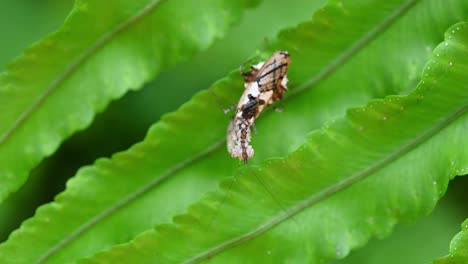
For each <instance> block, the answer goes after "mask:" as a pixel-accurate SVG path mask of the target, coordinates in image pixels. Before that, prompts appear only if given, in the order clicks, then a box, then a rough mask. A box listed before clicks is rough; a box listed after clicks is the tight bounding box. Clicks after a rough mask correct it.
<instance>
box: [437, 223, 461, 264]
mask: <svg viewBox="0 0 468 264" xmlns="http://www.w3.org/2000/svg"><path fill="white" fill-rule="evenodd" d="M461 230H462V231H461V232H460V233H458V234H457V235H456V236H455V237H454V238H453V240H452V242H450V252H449V254H448V255H447V256H445V257H443V258H440V259H438V260H436V261H434V263H436V264H463V263H468V219H467V220H465V222H463V224H462V225H461Z"/></svg>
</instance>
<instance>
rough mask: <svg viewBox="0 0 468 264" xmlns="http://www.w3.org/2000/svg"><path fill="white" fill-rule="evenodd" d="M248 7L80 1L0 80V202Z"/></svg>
mask: <svg viewBox="0 0 468 264" xmlns="http://www.w3.org/2000/svg"><path fill="white" fill-rule="evenodd" d="M247 2H250V3H249V4H247ZM251 4H252V2H251V1H222V0H209V1H204V2H203V3H202V4H198V3H194V2H193V1H188V0H179V1H164V0H161V1H159V0H154V1H149V0H146V1H136V2H135V1H112V2H110V3H108V2H106V1H91V0H89V1H85V0H83V1H76V2H75V6H74V8H73V10H72V12H71V13H70V15H69V16H68V18H67V20H66V22H65V24H64V25H63V26H62V28H61V29H60V30H59V31H58V32H56V33H54V34H52V35H50V36H48V37H46V38H45V39H44V40H42V41H40V42H39V43H37V44H35V45H34V46H33V47H31V48H29V49H28V50H26V51H25V53H24V54H23V55H22V56H21V57H20V58H18V59H17V60H16V61H15V62H14V63H12V64H11V65H9V66H8V67H7V70H6V71H5V72H4V73H3V74H2V75H1V76H0V93H1V94H0V124H1V126H0V183H1V184H0V201H2V200H3V199H5V197H6V196H7V195H8V194H9V193H11V192H12V191H15V190H16V189H17V188H18V187H19V186H21V184H23V183H24V181H25V179H26V176H27V174H28V173H29V171H30V170H31V169H32V168H33V167H34V166H36V165H37V164H38V163H39V161H41V160H42V159H43V158H44V157H46V156H48V155H50V154H51V153H53V152H54V151H55V150H56V149H57V147H58V145H59V144H60V142H61V141H63V139H64V138H66V137H68V136H70V135H71V134H72V133H73V132H75V131H77V130H80V129H83V128H85V127H86V126H88V125H89V124H90V123H91V121H92V118H93V116H94V115H95V113H96V112H99V111H101V110H102V109H103V108H104V107H105V106H106V105H107V104H108V103H109V101H111V100H112V99H116V98H118V97H121V96H122V95H123V94H124V93H125V92H126V91H128V90H130V89H138V88H139V87H141V85H142V84H143V83H145V82H147V81H148V80H149V79H151V78H153V77H154V76H155V75H156V73H158V72H159V71H161V69H164V68H167V67H169V66H171V65H174V64H175V63H177V62H179V61H181V60H182V59H187V58H188V57H190V56H191V55H193V54H194V53H195V52H196V51H198V50H201V49H206V48H207V47H208V46H209V45H210V44H211V43H212V42H213V41H214V39H215V38H219V37H222V36H223V35H224V32H225V31H226V30H227V28H228V26H229V25H231V24H232V23H233V22H234V21H236V20H237V19H238V17H239V14H240V12H241V11H242V10H243V8H245V7H246V6H247V5H251ZM104 14H105V15H104ZM202 32H203V34H201V33H202ZM148 36H150V37H148ZM64 111H66V115H65V116H64V115H63V113H64Z"/></svg>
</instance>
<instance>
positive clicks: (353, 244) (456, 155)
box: [0, 0, 468, 263]
mask: <svg viewBox="0 0 468 264" xmlns="http://www.w3.org/2000/svg"><path fill="white" fill-rule="evenodd" d="M127 2H128V3H130V2H129V1H121V5H125V4H124V3H127ZM165 2H167V3H168V4H167V7H166V8H167V9H169V7H172V8H176V7H178V4H179V3H178V2H177V1H172V2H171V1H170V0H167V1H165ZM211 2H215V1H214V0H213V1H211ZM211 2H210V3H209V4H208V3H207V4H206V5H207V6H197V8H195V9H194V7H193V6H189V7H187V12H193V13H196V14H197V15H200V13H203V14H204V15H206V16H207V17H209V18H211V19H216V18H218V19H219V17H218V16H220V14H221V13H216V12H215V11H214V9H215V8H220V9H223V10H226V11H227V12H229V14H237V13H238V12H239V10H241V8H240V5H241V4H240V3H237V4H227V3H224V2H222V1H218V2H216V3H223V4H220V6H216V5H214V6H213V5H212V4H213V3H211ZM226 2H227V1H226ZM236 2H237V1H236ZM80 3H83V2H77V4H76V6H75V10H79V9H80V8H82V9H83V12H84V11H85V10H86V11H87V10H88V8H90V7H89V6H85V5H81V6H80ZM132 3H133V2H132ZM203 3H204V2H203ZM163 4H164V3H162V4H161V5H163ZM98 5H99V4H98ZM116 5H118V4H116ZM203 5H204V4H203ZM225 5H226V6H225ZM230 5H235V6H236V7H237V8H236V7H232V6H230ZM184 6H185V5H184ZM208 6H209V7H210V8H208ZM85 7H86V8H85ZM106 8H109V7H106ZM162 9H163V7H161V10H159V11H158V9H156V11H155V14H154V16H155V19H156V20H158V19H161V20H162V21H163V22H165V23H163V24H164V25H166V23H169V22H168V21H170V22H173V21H172V20H171V19H170V18H169V14H171V13H170V10H162ZM233 10H236V11H233ZM127 11H128V12H129V13H131V12H130V11H129V10H126V12H125V14H127ZM182 11H183V10H179V9H178V12H182ZM74 12H78V11H74ZM78 13H79V12H78ZM109 13H110V14H112V12H109ZM193 13H191V14H192V15H190V14H187V16H184V18H186V19H187V20H188V21H187V22H186V23H187V24H185V26H188V27H190V28H192V29H198V30H199V32H198V31H190V32H192V33H193V32H198V33H193V34H192V35H193V36H192V35H191V34H188V33H187V32H186V31H184V30H172V31H170V32H167V33H166V35H164V36H167V37H168V38H174V42H175V43H178V45H180V46H177V45H176V46H177V47H173V46H172V45H163V44H161V45H156V44H154V45H156V46H157V48H155V49H157V51H159V52H162V51H164V56H162V55H160V54H161V53H158V52H157V51H156V50H153V49H152V48H150V47H149V46H145V47H146V49H145V48H142V49H141V52H142V54H145V55H147V57H145V58H141V59H142V60H143V61H144V62H145V63H143V64H142V65H140V66H138V67H141V68H138V69H139V70H140V71H142V72H143V73H142V72H140V71H138V72H137V71H136V70H130V68H131V67H133V66H135V64H133V61H132V60H130V61H127V60H120V58H121V57H122V58H128V57H126V55H125V54H126V53H125V52H123V51H122V50H121V49H116V50H114V49H112V48H109V49H110V51H109V53H108V52H104V51H105V50H106V49H107V48H102V51H101V52H102V53H103V54H102V55H95V56H92V58H90V59H89V60H90V61H91V62H92V61H94V60H97V59H98V58H99V57H103V58H107V56H110V58H111V59H109V60H111V61H109V63H107V61H106V60H102V58H101V60H99V61H96V65H95V66H93V67H91V66H83V68H82V71H84V72H85V73H86V74H84V73H82V74H81V73H79V72H77V73H76V75H77V76H84V77H86V78H85V80H87V82H89V83H92V87H94V88H93V89H91V88H89V89H90V91H94V90H96V85H97V83H101V81H102V80H101V79H100V78H103V77H102V76H100V74H98V73H100V72H107V71H111V73H112V74H111V75H110V76H111V77H112V78H111V77H109V76H108V77H109V78H111V80H112V82H111V83H110V84H107V85H106V86H105V87H106V88H105V89H103V91H104V90H109V91H107V96H105V97H104V100H106V102H107V101H109V100H110V99H113V98H115V97H117V96H120V95H121V94H122V93H123V92H124V91H125V88H127V87H122V86H121V85H122V84H120V83H119V82H118V81H117V80H115V78H126V77H128V76H127V74H128V73H127V71H129V72H131V73H132V74H134V76H131V77H132V78H133V79H132V80H133V81H132V82H131V84H130V83H127V86H128V87H135V88H136V87H138V86H140V84H141V83H142V82H143V81H145V80H147V79H148V78H150V77H152V76H153V75H154V72H156V71H158V70H159V68H160V67H162V66H168V65H172V64H174V63H176V62H177V61H180V60H182V59H184V58H186V57H188V56H189V55H190V54H192V53H193V52H194V51H195V50H196V49H200V48H204V47H206V45H208V43H210V42H211V41H212V39H213V38H214V37H215V36H217V35H219V34H221V33H219V32H223V30H225V28H226V26H227V24H229V19H227V20H223V19H220V21H221V22H222V23H221V24H220V23H216V26H217V27H216V28H217V29H218V31H210V30H208V29H206V28H203V27H201V26H200V24H198V25H199V26H195V25H197V24H196V22H199V23H202V22H200V21H199V19H198V18H199V16H197V18H195V17H194V15H193ZM205 13H206V14H205ZM214 13H216V15H214ZM311 13H312V10H311ZM106 14H107V13H106ZM158 14H159V15H160V16H161V18H159V16H158ZM223 14H225V13H223ZM75 16H77V17H78V18H79V17H80V16H79V15H76V13H75ZM234 16H235V15H234ZM72 17H73V15H71V16H70V18H69V19H68V20H67V23H71V22H70V21H73V19H71V18H72ZM200 17H204V16H200ZM222 17H223V18H224V16H222ZM467 17H468V4H467V3H466V2H465V1H462V0H451V1H447V2H444V3H443V5H442V4H441V3H440V2H439V1H437V0H426V1H403V0H391V1H386V2H385V3H384V4H383V3H382V1H378V0H374V1H365V3H364V2H363V1H359V0H355V1H347V2H340V1H329V2H328V3H327V4H326V5H325V6H323V7H322V8H320V9H319V10H318V11H317V12H315V14H314V16H313V18H312V19H311V20H310V21H307V22H305V23H302V24H300V25H298V26H297V27H295V28H291V29H286V30H284V31H282V32H281V33H280V34H279V36H278V38H277V39H276V40H275V41H273V43H270V45H269V47H268V50H267V51H265V52H264V53H262V57H263V58H265V57H266V56H268V55H269V54H271V52H273V51H274V50H278V49H284V50H288V51H289V52H290V53H291V56H292V60H293V62H292V64H291V68H290V71H289V72H288V77H289V79H290V80H291V82H290V91H289V92H288V93H287V98H286V100H285V105H284V112H282V113H274V112H273V111H268V112H265V113H264V114H262V116H261V118H260V119H259V120H258V121H257V122H256V125H257V129H258V134H256V135H254V136H253V139H252V142H253V145H254V148H255V150H256V154H255V157H254V158H253V159H252V160H251V162H252V163H251V164H253V166H251V167H250V166H249V167H245V166H243V165H238V163H237V161H234V160H232V159H231V158H230V157H229V156H228V154H227V153H226V151H225V147H224V144H225V140H224V138H225V131H226V124H227V122H228V121H229V116H226V115H223V113H222V112H221V111H220V110H219V109H218V108H217V101H216V100H215V97H214V96H213V94H212V92H214V93H215V94H216V95H217V96H218V97H219V98H221V100H222V101H226V102H234V101H235V100H236V99H237V98H238V96H239V94H240V93H241V89H240V87H242V80H241V77H240V76H239V74H238V73H237V71H235V72H232V73H231V74H229V75H228V76H227V77H226V78H224V79H222V80H220V81H218V82H217V83H215V84H214V85H213V86H212V87H211V91H202V92H200V93H199V94H197V95H195V96H194V97H193V98H192V99H191V100H190V101H188V102H187V103H186V104H184V105H182V106H181V107H180V108H179V109H178V110H177V111H176V112H174V113H171V114H167V115H165V116H164V117H163V118H161V121H159V122H157V123H156V124H154V125H153V126H152V127H151V129H150V130H149V132H148V134H147V136H146V138H145V139H144V140H143V141H142V142H141V143H138V144H136V145H134V146H133V147H131V148H130V149H129V150H127V151H125V152H121V153H117V154H115V155H114V156H113V157H112V158H111V159H106V158H102V159H98V160H97V161H96V162H95V164H94V165H92V166H87V167H84V168H82V169H81V170H80V171H79V172H78V173H77V175H76V176H75V177H74V178H73V179H71V180H70V181H69V182H68V183H67V188H66V190H65V191H64V192H63V193H61V194H60V195H58V196H57V197H56V199H55V201H54V202H52V203H50V204H47V205H45V206H42V207H40V208H39V209H38V210H37V213H36V215H35V216H34V217H33V218H31V219H29V220H27V221H25V222H24V223H23V224H22V226H21V227H20V228H19V229H18V230H16V231H15V232H13V233H12V235H11V236H10V238H9V239H8V241H6V242H5V243H3V244H1V245H0V262H8V261H11V260H12V259H14V260H15V261H16V262H17V263H42V262H47V263H64V262H69V261H77V260H79V259H81V258H85V259H81V260H80V262H83V263H111V262H119V263H151V262H155V263H159V262H162V263H173V262H174V263H179V262H193V261H197V260H207V259H208V258H210V260H211V261H212V262H219V263H226V262H233V263H238V262H243V263H244V262H245V263H249V262H259V261H263V262H265V261H267V262H275V261H278V260H281V262H284V261H289V262H311V263H315V262H319V261H326V260H329V259H336V258H338V259H339V258H343V257H345V256H346V255H347V254H348V253H349V252H350V251H351V250H353V249H355V248H358V247H361V246H363V245H364V244H365V243H366V242H367V241H368V240H369V239H370V238H371V237H377V238H384V237H386V236H388V234H389V233H390V232H391V231H392V230H393V227H394V226H395V224H396V223H398V222H400V221H403V222H412V221H414V220H415V219H416V218H417V217H419V216H420V215H422V214H428V213H429V212H430V211H431V210H432V209H433V208H434V206H435V204H436V202H437V201H438V199H439V198H440V197H441V196H442V195H443V194H444V192H445V191H446V188H447V184H448V181H449V180H450V179H451V178H453V177H454V176H456V175H462V174H465V173H466V172H467V171H468V166H467V164H468V153H467V152H466V148H465V147H464V146H465V144H467V142H466V140H467V139H466V136H465V131H466V124H467V122H468V120H467V115H466V111H467V110H468V94H467V92H468V91H467V89H466V83H468V75H467V74H466V72H467V69H468V39H467V36H468V23H466V22H464V23H458V24H455V23H457V22H458V21H462V20H466V18H467ZM192 19H193V20H194V21H192ZM148 20H152V19H148ZM200 20H202V19H200ZM203 21H204V20H203ZM209 21H213V20H209ZM205 22H206V21H205ZM148 23H152V22H148ZM174 23H175V22H174ZM207 23H208V22H207ZM211 23H213V22H211ZM453 24H455V25H453ZM451 25H453V26H452V27H450V26H451ZM135 27H138V26H135ZM218 27H219V28H218ZM448 27H450V29H448V30H447V28H448ZM156 28H157V27H155V29H153V30H163V29H161V28H158V29H156ZM64 29H66V26H64ZM64 29H63V30H64ZM210 29H211V28H210ZM164 30H167V28H166V27H164ZM205 30H207V32H205ZM446 30H447V33H446V36H445V41H443V32H445V31H446ZM135 31H138V29H135ZM174 31H175V32H174ZM60 32H62V31H60ZM60 32H59V33H57V34H58V35H60ZM210 32H211V33H210ZM214 32H218V33H214ZM207 33H208V34H207ZM81 34H84V33H81ZM146 34H150V33H147V32H140V34H138V33H136V35H132V34H130V35H129V36H128V39H127V41H129V42H130V43H131V44H132V46H133V45H135V46H137V47H140V45H148V43H146V41H145V40H143V39H142V38H143V37H142V38H138V37H137V36H146ZM160 34H161V33H160ZM76 36H80V35H79V34H77V35H76ZM150 36H155V38H156V36H158V34H157V33H151V34H150ZM159 36H161V35H159ZM207 36H208V37H207ZM53 37H54V36H52V38H53ZM64 38H65V39H66V40H67V42H68V41H70V39H68V37H64ZM146 38H147V37H146ZM146 38H145V39H146ZM186 38H189V39H190V40H191V41H185V40H186ZM192 38H194V39H197V40H198V42H197V41H193V39H192ZM205 38H206V39H205ZM204 40H205V41H204ZM442 41H443V42H442ZM150 42H151V41H150ZM440 42H442V43H441V44H440V45H439V46H438V47H437V48H436V49H435V50H434V51H433V48H434V47H435V46H436V45H437V44H439V43H440ZM115 43H119V42H115ZM193 43H198V44H193ZM38 45H39V46H40V45H41V44H38ZM115 45H116V46H119V45H118V44H115ZM192 45H194V46H196V47H193V46H192ZM111 46H112V44H111ZM111 46H109V47H111ZM172 48H174V49H175V50H172ZM179 49H180V50H179ZM149 50H150V51H149ZM145 51H146V52H145ZM27 54H28V53H26V55H24V56H27ZM44 54H47V53H45V52H44ZM127 55H128V54H127ZM61 56H63V54H62V55H60V56H59V55H57V57H56V58H57V59H59V58H62V57H61ZM166 56H167V58H166ZM155 58H158V59H162V58H165V60H162V61H164V62H161V65H159V64H158V63H159V62H158V63H154V60H155ZM166 60H167V61H166ZM116 61H118V62H119V67H115V63H116ZM91 62H89V63H91ZM104 62H106V63H104ZM112 62H113V63H112ZM18 63H24V65H23V66H22V67H26V66H28V65H29V64H30V63H31V62H26V61H25V62H22V60H21V59H20V60H19V61H17V62H16V63H15V64H13V65H16V64H18ZM87 63H88V62H87ZM87 63H86V64H87ZM153 63H154V64H153ZM91 64H92V63H91ZM156 64H158V65H156ZM18 67H19V66H18ZM29 67H32V66H29ZM87 67H91V68H92V69H95V70H96V71H95V72H91V73H90V72H89V71H88V70H87V69H88V68H87ZM120 67H121V68H120ZM152 67H153V68H152ZM423 68H424V70H423ZM13 69H14V67H13ZM150 69H153V70H150ZM114 70H116V71H122V72H121V74H120V75H119V74H118V73H116V72H114ZM9 71H10V72H11V71H12V70H11V69H10V70H9ZM421 72H422V79H421ZM124 73H125V74H124ZM88 75H89V76H88ZM5 76H9V75H8V74H6V75H5ZM73 76H74V75H73ZM73 76H71V77H70V80H68V81H66V82H64V84H63V85H64V87H62V88H66V86H65V83H70V84H69V85H70V87H72V88H73V87H75V88H74V90H73V89H72V88H68V89H70V92H68V93H66V92H61V93H60V94H59V93H58V92H57V93H51V95H50V96H51V97H52V96H54V97H53V98H55V97H56V99H54V100H64V102H66V103H67V104H69V102H73V100H72V99H73V98H70V97H71V95H72V94H73V91H74V92H75V93H76V92H77V91H78V90H77V87H81V88H82V89H83V87H82V85H81V82H79V81H76V80H77V79H75V77H73ZM96 76H98V77H96ZM106 76H107V75H106ZM138 76H139V77H138ZM33 77H34V76H33ZM33 77H31V82H32V80H33V79H34V78H33ZM84 77H83V78H84ZM137 77H138V78H137ZM36 78H37V77H36ZM106 78H107V77H106ZM114 80H115V81H114ZM114 86H117V87H114ZM0 87H3V86H2V85H1V83H0ZM119 87H120V88H119ZM114 89H117V90H119V89H120V90H119V91H120V93H118V92H117V90H114ZM61 90H62V89H60V91H61ZM65 90H66V89H65ZM111 90H112V91H111ZM90 91H83V90H80V93H81V92H82V93H83V96H89V97H90V98H94V99H96V96H97V94H96V93H93V92H90ZM410 91H411V92H410ZM117 93H118V94H117ZM11 96H13V95H11ZM15 96H16V95H15ZM101 96H102V95H101ZM379 98H385V99H379ZM99 99H101V98H99ZM0 100H1V99H0ZM50 100H52V99H50ZM89 100H91V99H89ZM106 102H101V103H96V102H95V103H94V104H92V106H93V107H92V109H94V110H93V111H91V112H90V111H84V110H83V109H82V108H79V107H78V106H77V107H74V106H73V104H72V105H71V106H70V108H71V109H75V108H76V109H75V110H74V111H71V114H70V115H71V116H73V115H74V113H75V111H76V114H78V113H80V114H83V113H85V112H86V113H88V115H87V116H88V119H89V120H90V119H91V116H92V115H93V113H94V112H95V111H97V110H99V109H101V108H103V107H104V106H105V104H106ZM57 105H58V104H57ZM57 105H53V104H52V103H51V106H50V107H51V108H50V109H44V110H41V109H38V113H37V114H34V117H35V116H37V117H35V118H37V120H38V121H37V122H36V123H30V125H29V123H26V122H25V123H24V127H25V128H26V127H28V126H31V127H32V128H31V129H35V130H34V131H42V132H41V133H51V131H53V130H46V128H43V129H44V130H40V128H41V126H44V123H41V122H40V121H44V120H56V119H57V117H54V116H50V117H48V119H45V118H43V117H41V114H40V113H41V112H40V111H44V113H45V112H46V111H52V112H53V113H52V114H55V115H60V114H62V113H60V112H59V111H57V110H56V109H57ZM361 105H365V106H364V107H359V106H361ZM80 109H81V110H80ZM49 115H50V114H49ZM67 116H68V113H67ZM32 117H33V116H32ZM32 117H31V118H32ZM83 120H84V119H83ZM83 120H82V122H81V123H80V126H78V125H77V126H75V127H72V128H71V129H68V130H67V131H65V132H63V131H62V132H63V133H61V134H60V135H59V136H57V135H56V136H54V138H53V139H52V138H51V136H50V135H48V134H47V135H48V137H47V138H46V139H45V140H46V141H44V142H47V143H48V144H49V145H50V144H52V143H51V142H54V143H53V145H54V147H51V148H50V149H49V151H48V152H47V151H42V152H41V153H39V154H38V153H36V154H35V156H34V160H35V161H34V162H29V163H28V164H29V165H28V166H26V167H24V166H23V165H24V160H23V161H22V160H21V159H19V160H17V163H12V161H11V159H10V160H6V161H5V165H4V164H3V163H2V162H3V160H2V161H0V168H2V170H3V167H4V166H6V168H8V166H13V165H15V164H23V165H22V166H19V165H18V168H16V167H11V168H16V169H18V171H15V173H18V175H19V176H18V177H17V178H14V179H11V181H10V183H12V184H14V185H16V186H18V185H20V184H21V182H22V180H21V175H22V174H21V173H20V172H22V173H23V174H25V173H26V172H27V171H29V169H30V168H31V167H32V166H34V165H35V163H37V162H38V161H39V160H40V159H41V158H43V157H44V156H45V155H48V154H50V153H51V152H52V151H53V150H54V149H55V148H56V146H57V144H58V143H59V142H60V141H61V140H63V139H64V138H65V137H66V136H68V135H69V134H70V133H71V132H73V131H75V130H76V129H78V128H81V127H83V126H85V125H86V124H88V123H89V122H90V121H89V120H88V121H86V120H85V121H83ZM39 123H40V124H39ZM34 124H36V127H34V128H33V125H34ZM62 125H63V124H62ZM60 126H61V125H60V124H58V125H57V127H60ZM25 128H24V129H23V130H25V132H24V133H25V134H28V133H27V131H26V129H25ZM38 129H39V130H38ZM47 129H48V128H47ZM31 131H33V130H31ZM30 133H31V132H29V134H28V135H31V134H30ZM14 137H18V141H14V142H18V143H15V144H13V143H9V144H11V145H12V146H13V147H15V146H16V148H18V147H19V146H21V147H24V146H28V141H24V142H23V141H21V140H24V139H21V138H20V137H19V136H16V135H15V136H14ZM14 137H13V136H12V137H11V140H12V139H13V138H14ZM20 139H21V140H20ZM8 142H13V141H8ZM20 142H21V143H22V144H20ZM36 143H37V142H36ZM31 144H32V143H31ZM34 147H35V148H37V144H35V145H34ZM1 151H2V149H1V141H0V155H1V153H2V152H1ZM5 153H6V152H5ZM32 159H33V158H31V157H29V160H32ZM15 175H16V174H15ZM233 176H235V177H236V178H235V179H236V181H235V182H233V181H232V177H233ZM225 178H228V179H225ZM222 179H223V180H222ZM0 180H2V179H0ZM221 180H222V183H221V188H220V189H219V188H217V186H218V182H219V181H221ZM6 184H8V182H6ZM2 186H3V185H2ZM13 189H14V187H11V188H10V191H11V190H13ZM266 189H268V191H266ZM272 195H273V196H272ZM187 208H189V209H188V212H187ZM184 212H187V213H184ZM175 215H178V216H176V217H175V218H173V216H175ZM171 220H173V223H172V224H165V223H168V222H171ZM155 226H156V228H154V227H155ZM135 237H136V238H135ZM18 252H22V253H21V254H18Z"/></svg>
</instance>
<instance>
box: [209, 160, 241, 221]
mask: <svg viewBox="0 0 468 264" xmlns="http://www.w3.org/2000/svg"><path fill="white" fill-rule="evenodd" d="M237 168H239V166H237ZM235 181H236V175H234V177H233V178H232V180H231V183H230V184H229V188H228V190H227V192H226V195H224V197H223V200H222V201H221V203H219V204H218V208H216V213H215V214H214V215H213V217H212V218H211V221H210V224H209V226H210V227H211V225H212V224H213V222H214V221H215V220H216V218H217V217H218V214H219V211H221V208H222V207H223V205H224V203H225V202H226V199H227V198H228V196H229V194H231V191H232V186H234V182H235Z"/></svg>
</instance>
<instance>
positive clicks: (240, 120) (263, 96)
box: [227, 51, 290, 163]
mask: <svg viewBox="0 0 468 264" xmlns="http://www.w3.org/2000/svg"><path fill="white" fill-rule="evenodd" d="M289 63H290V57H289V54H288V53H287V52H286V51H278V52H275V53H274V54H273V55H272V56H271V57H270V58H269V59H268V60H267V61H266V62H260V63H258V64H257V65H255V66H252V67H251V70H250V71H249V72H247V73H243V72H242V69H241V73H242V74H243V75H244V79H245V82H244V87H245V90H244V93H243V94H242V96H241V98H240V99H239V103H238V104H237V111H236V115H235V116H234V118H233V119H232V120H231V122H230V123H229V126H228V133H227V149H228V152H229V153H230V154H231V156H232V157H234V158H239V159H241V160H243V161H244V163H247V160H248V159H249V158H251V157H253V155H254V150H253V148H252V146H251V145H250V127H251V126H252V125H253V123H254V121H255V119H256V118H257V117H258V116H259V114H260V113H261V111H262V110H263V109H264V108H265V106H267V105H269V104H272V103H273V102H274V101H276V100H279V99H281V98H282V96H283V93H284V92H285V91H286V90H287V87H286V84H287V82H288V78H287V77H286V72H287V69H288V66H289Z"/></svg>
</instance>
